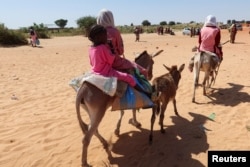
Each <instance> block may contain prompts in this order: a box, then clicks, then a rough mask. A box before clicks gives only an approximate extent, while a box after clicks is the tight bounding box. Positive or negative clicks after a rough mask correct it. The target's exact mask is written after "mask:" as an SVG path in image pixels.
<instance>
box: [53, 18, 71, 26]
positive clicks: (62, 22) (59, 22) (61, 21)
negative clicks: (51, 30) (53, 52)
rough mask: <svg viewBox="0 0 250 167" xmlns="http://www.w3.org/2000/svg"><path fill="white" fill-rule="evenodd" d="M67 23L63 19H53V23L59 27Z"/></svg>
mask: <svg viewBox="0 0 250 167" xmlns="http://www.w3.org/2000/svg"><path fill="white" fill-rule="evenodd" d="M67 23H68V20H64V19H59V20H56V21H55V24H56V25H57V26H58V27H60V28H64V27H65V26H66V25H67Z"/></svg>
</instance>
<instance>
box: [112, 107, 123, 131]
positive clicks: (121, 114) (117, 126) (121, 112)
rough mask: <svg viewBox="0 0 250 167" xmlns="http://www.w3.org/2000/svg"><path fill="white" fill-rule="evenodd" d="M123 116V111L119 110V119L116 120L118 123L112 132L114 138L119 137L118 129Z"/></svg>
mask: <svg viewBox="0 0 250 167" xmlns="http://www.w3.org/2000/svg"><path fill="white" fill-rule="evenodd" d="M123 115H124V110H120V117H119V119H118V122H117V124H116V129H115V132H114V133H115V135H116V136H119V135H120V127H121V122H122V118H123Z"/></svg>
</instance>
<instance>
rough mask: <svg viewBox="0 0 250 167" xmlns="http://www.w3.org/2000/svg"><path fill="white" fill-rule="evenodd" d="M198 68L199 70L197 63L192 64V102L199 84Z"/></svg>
mask: <svg viewBox="0 0 250 167" xmlns="http://www.w3.org/2000/svg"><path fill="white" fill-rule="evenodd" d="M198 70H199V69H198V65H197V63H196V64H195V66H194V89H193V98H192V102H193V103H194V102H195V91H196V88H197V87H198V85H199V71H198Z"/></svg>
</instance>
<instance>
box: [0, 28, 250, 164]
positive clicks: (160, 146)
mask: <svg viewBox="0 0 250 167" xmlns="http://www.w3.org/2000/svg"><path fill="white" fill-rule="evenodd" d="M228 38H229V34H228V31H226V30H223V31H222V42H224V41H227V40H228ZM123 39H124V44H125V50H126V51H125V56H126V58H128V59H130V60H133V59H134V55H135V54H137V53H140V52H142V51H143V50H147V51H148V52H149V53H153V52H156V51H157V50H159V49H163V50H164V52H163V53H162V54H160V55H159V56H157V57H155V58H154V59H155V64H154V76H159V75H161V74H163V73H165V72H166V70H165V68H164V67H163V66H162V64H163V63H164V64H166V65H168V66H171V65H178V66H180V65H181V64H182V63H185V64H186V67H187V65H188V62H189V59H190V57H191V56H192V55H193V53H192V52H191V49H192V47H194V46H195V45H196V44H197V37H195V38H190V37H188V36H183V35H182V34H181V33H180V32H177V33H176V35H175V36H170V35H164V36H158V35H157V34H142V35H141V41H140V42H134V41H135V36H134V34H126V35H123ZM40 41H41V46H40V47H37V48H32V47H30V46H22V47H15V48H0V60H1V61H0V75H1V77H0V87H1V90H0V166H1V167H59V166H60V167H62V166H63V167H76V166H80V165H81V151H82V144H81V140H82V132H81V130H80V128H79V125H78V122H77V118H76V114H75V105H74V102H75V92H74V90H73V89H72V88H71V87H69V85H68V82H69V81H70V79H72V78H74V77H76V76H78V75H80V74H82V73H83V72H86V71H88V70H89V68H90V65H89V60H88V47H89V45H90V42H89V41H88V40H87V38H85V37H82V36H76V37H55V38H52V39H48V40H43V39H41V40H40ZM223 51H224V61H223V63H222V64H221V67H220V71H219V74H218V77H217V80H216V83H215V85H213V87H212V89H211V91H210V93H209V96H208V97H206V96H203V95H202V89H201V88H199V89H198V90H197V95H196V99H197V102H198V103H197V104H195V103H192V102H191V100H192V91H193V86H192V85H193V74H192V73H190V72H189V71H188V70H187V68H185V69H184V71H183V73H182V79H181V81H180V84H179V89H178V93H177V108H178V111H179V114H180V115H181V116H182V118H178V117H176V116H175V114H174V111H173V106H172V104H171V103H170V104H169V105H168V108H167V111H166V114H165V120H164V125H165V128H166V134H164V135H163V134H161V133H160V131H159V129H160V128H159V125H158V124H157V123H156V124H155V127H154V129H155V131H154V142H153V145H151V146H149V145H148V135H149V129H150V118H151V110H150V109H145V110H141V111H140V112H139V113H138V120H139V121H140V122H141V123H142V127H141V129H137V128H135V127H133V126H132V125H130V124H128V121H129V119H130V118H131V116H132V113H131V111H129V110H128V111H126V113H125V116H124V119H123V122H122V126H121V135H120V137H116V136H115V135H114V133H113V131H114V129H115V126H116V124H115V123H116V121H117V120H118V116H119V112H111V111H107V113H106V115H105V117H104V119H103V121H102V123H101V125H100V128H99V131H100V133H101V134H102V135H103V136H104V137H105V138H106V139H107V140H108V141H109V142H110V143H111V144H112V156H113V159H112V160H111V159H108V157H107V154H106V152H105V150H104V149H103V148H102V145H101V143H100V142H99V141H98V140H97V138H96V137H93V138H92V141H91V144H90V147H89V153H88V160H89V163H90V164H92V165H93V166H96V167H100V166H112V167H165V166H166V164H167V166H175V167H177V166H178V167H183V166H190V167H191V166H192V167H203V166H207V151H208V150H250V142H249V141H250V131H249V130H247V128H246V125H247V124H250V77H249V72H250V70H249V64H250V56H249V55H250V36H249V34H248V31H240V32H238V34H237V36H236V43H235V44H230V43H227V44H225V45H224V46H223ZM212 113H215V118H214V121H211V120H210V119H208V118H209V116H210V115H211V114H212ZM83 115H84V116H83V117H84V120H86V121H87V120H88V118H87V117H86V115H85V114H83ZM249 126H250V125H249Z"/></svg>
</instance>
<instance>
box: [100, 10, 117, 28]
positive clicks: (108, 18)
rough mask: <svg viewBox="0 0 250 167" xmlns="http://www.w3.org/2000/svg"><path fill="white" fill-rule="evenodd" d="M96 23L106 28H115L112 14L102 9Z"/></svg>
mask: <svg viewBox="0 0 250 167" xmlns="http://www.w3.org/2000/svg"><path fill="white" fill-rule="evenodd" d="M96 23H97V24H98V25H102V26H104V27H105V28H106V27H115V22H114V17H113V13H112V12H111V11H109V10H107V9H102V10H101V11H100V12H99V14H98V16H97V18H96Z"/></svg>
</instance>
